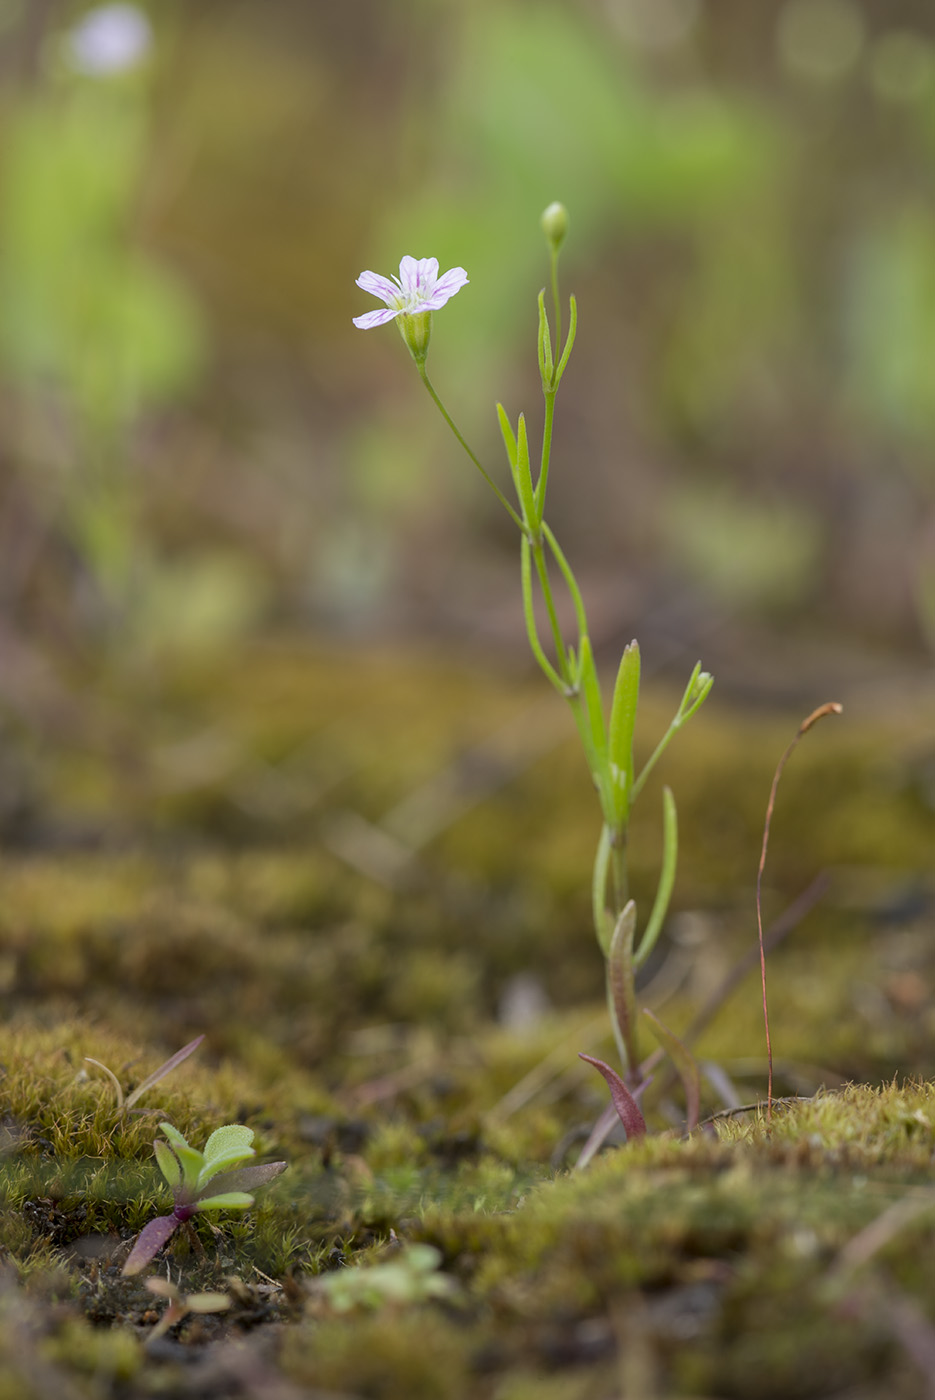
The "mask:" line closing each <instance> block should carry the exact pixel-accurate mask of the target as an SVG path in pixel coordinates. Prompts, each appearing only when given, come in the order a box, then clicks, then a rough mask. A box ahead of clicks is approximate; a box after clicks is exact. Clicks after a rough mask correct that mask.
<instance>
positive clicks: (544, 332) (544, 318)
mask: <svg viewBox="0 0 935 1400" xmlns="http://www.w3.org/2000/svg"><path fill="white" fill-rule="evenodd" d="M538 351H539V374H540V375H541V376H542V387H543V389H544V390H545V391H546V393H548V391H549V390H550V389H551V387H552V381H553V376H554V374H555V362H554V360H553V359H552V333H551V331H550V330H549V318H548V315H547V313H546V309H545V292H544V291H541V292H540V293H539V345H538Z"/></svg>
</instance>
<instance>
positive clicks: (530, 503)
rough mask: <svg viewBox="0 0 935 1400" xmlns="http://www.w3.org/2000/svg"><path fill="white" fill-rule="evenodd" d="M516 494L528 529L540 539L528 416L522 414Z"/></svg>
mask: <svg viewBox="0 0 935 1400" xmlns="http://www.w3.org/2000/svg"><path fill="white" fill-rule="evenodd" d="M516 428H517V432H516V471H515V481H516V494H517V496H518V497H519V504H520V510H521V511H522V512H523V523H524V524H525V526H526V529H527V530H528V531H530V532H532V533H533V534H534V535H535V536H536V537H537V538H538V525H537V523H536V522H537V517H536V499H535V493H534V491H533V486H532V467H531V466H530V463H529V439H528V437H527V436H526V415H525V414H524V413H521V414H520V415H519V420H518V422H517V425H516Z"/></svg>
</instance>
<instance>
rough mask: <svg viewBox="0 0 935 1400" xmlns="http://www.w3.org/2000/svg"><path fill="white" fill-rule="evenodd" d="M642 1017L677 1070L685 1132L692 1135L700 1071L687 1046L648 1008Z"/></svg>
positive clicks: (697, 1103) (699, 1099) (696, 1119)
mask: <svg viewBox="0 0 935 1400" xmlns="http://www.w3.org/2000/svg"><path fill="white" fill-rule="evenodd" d="M643 1015H644V1016H645V1017H646V1019H647V1021H648V1022H649V1025H650V1029H651V1030H652V1033H653V1035H654V1036H655V1037H656V1039H657V1040H658V1042H659V1044H660V1045H661V1046H662V1048H663V1050H665V1052H666V1054H667V1055H668V1056H669V1059H670V1060H671V1061H672V1063H673V1064H674V1065H675V1068H676V1069H677V1070H678V1075H679V1078H680V1079H681V1081H682V1085H683V1087H684V1089H685V1130H686V1132H689V1133H693V1132H694V1131H695V1129H696V1128H697V1126H698V1112H699V1108H700V1105H701V1071H700V1070H699V1068H698V1061H697V1060H696V1059H695V1057H694V1055H693V1054H692V1052H691V1051H690V1050H689V1048H688V1046H687V1045H685V1044H684V1043H683V1042H682V1041H681V1040H679V1038H678V1036H677V1035H675V1034H674V1032H672V1031H670V1030H669V1028H668V1026H665V1025H663V1023H662V1021H660V1019H659V1017H658V1016H657V1015H656V1014H655V1013H654V1012H652V1011H650V1009H649V1007H648V1006H644V1007H643Z"/></svg>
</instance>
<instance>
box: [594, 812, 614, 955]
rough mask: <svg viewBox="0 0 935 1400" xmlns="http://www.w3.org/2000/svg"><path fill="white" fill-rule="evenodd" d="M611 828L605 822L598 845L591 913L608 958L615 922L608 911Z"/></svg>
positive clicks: (599, 940) (603, 951)
mask: <svg viewBox="0 0 935 1400" xmlns="http://www.w3.org/2000/svg"><path fill="white" fill-rule="evenodd" d="M610 837H611V832H610V827H609V826H608V825H607V823H606V822H605V823H604V825H603V827H602V828H601V837H600V840H599V841H598V843H597V853H596V855H595V857H594V870H593V873H592V875H591V913H592V917H593V920H594V928H595V930H596V932H597V941H598V943H599V944H600V945H601V952H602V953H603V954H604V957H605V958H606V957H607V955H608V953H609V952H610V940H611V937H612V936H613V931H614V922H613V919H612V918H611V916H610V914H609V913H608V910H607V876H608V872H609V870H610V853H611V844H610Z"/></svg>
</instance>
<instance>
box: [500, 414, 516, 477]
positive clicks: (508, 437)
mask: <svg viewBox="0 0 935 1400" xmlns="http://www.w3.org/2000/svg"><path fill="white" fill-rule="evenodd" d="M497 418H498V419H499V422H500V435H501V437H502V438H503V446H504V447H505V448H506V455H507V458H508V460H509V463H510V466H511V467H515V466H516V434H515V433H514V432H513V425H512V424H511V422H510V420H509V418H508V417H507V411H506V409H505V408H504V407H503V404H502V403H498V404H497Z"/></svg>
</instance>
